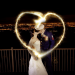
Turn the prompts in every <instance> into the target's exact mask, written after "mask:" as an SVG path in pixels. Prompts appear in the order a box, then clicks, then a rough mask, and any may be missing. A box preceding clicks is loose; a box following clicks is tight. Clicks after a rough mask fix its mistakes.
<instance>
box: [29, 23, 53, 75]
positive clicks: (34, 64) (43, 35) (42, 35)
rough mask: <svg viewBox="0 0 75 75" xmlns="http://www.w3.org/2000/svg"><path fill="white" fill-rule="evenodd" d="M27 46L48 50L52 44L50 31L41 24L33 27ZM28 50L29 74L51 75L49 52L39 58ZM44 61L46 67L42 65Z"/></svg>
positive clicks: (38, 49)
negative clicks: (29, 55)
mask: <svg viewBox="0 0 75 75" xmlns="http://www.w3.org/2000/svg"><path fill="white" fill-rule="evenodd" d="M36 30H38V32H37V31H36ZM37 35H39V38H37ZM29 46H30V47H31V48H35V49H36V50H37V51H38V52H41V51H47V50H50V49H51V48H52V47H53V46H54V38H53V35H52V33H51V32H49V31H47V30H46V29H45V28H44V25H43V24H41V25H40V26H39V28H36V27H35V30H34V32H33V37H32V38H31V39H30V41H29ZM28 51H29V53H30V54H31V58H30V61H29V71H28V74H29V75H53V72H52V65H51V55H50V54H49V55H47V56H46V57H44V58H42V59H41V58H37V57H36V56H35V55H34V53H33V52H32V51H30V50H28ZM44 62H46V67H45V66H44Z"/></svg>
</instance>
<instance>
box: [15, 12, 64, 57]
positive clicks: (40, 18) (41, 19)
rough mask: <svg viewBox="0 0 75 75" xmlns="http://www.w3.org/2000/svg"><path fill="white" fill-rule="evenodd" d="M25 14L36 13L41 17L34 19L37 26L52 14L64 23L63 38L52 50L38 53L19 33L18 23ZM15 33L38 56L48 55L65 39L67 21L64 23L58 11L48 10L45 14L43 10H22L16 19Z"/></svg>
mask: <svg viewBox="0 0 75 75" xmlns="http://www.w3.org/2000/svg"><path fill="white" fill-rule="evenodd" d="M25 14H32V15H36V16H38V17H39V19H38V20H34V22H35V23H36V24H35V27H39V25H40V24H41V23H42V22H45V21H46V20H47V18H48V16H50V15H54V16H56V17H57V18H58V19H59V20H60V21H61V22H62V24H63V34H62V35H61V39H60V40H59V41H58V43H57V44H56V45H55V46H54V47H53V48H52V49H51V50H48V51H46V52H44V53H38V52H37V51H36V50H35V49H32V48H31V47H30V46H27V45H26V43H25V42H24V41H23V40H22V39H21V38H20V34H19V31H18V26H17V25H18V21H19V20H20V18H21V17H22V16H23V15H25ZM15 33H16V36H17V38H18V39H19V41H20V42H21V44H22V45H23V46H24V47H26V48H28V50H32V51H33V52H34V54H35V55H36V56H37V57H39V58H43V57H45V56H46V55H48V54H49V53H51V52H52V51H53V50H54V49H55V48H56V47H57V46H58V45H59V44H60V43H61V41H62V40H63V38H64V35H65V23H64V21H63V19H62V18H61V17H60V16H59V15H57V14H56V13H52V12H47V13H46V14H45V15H43V14H42V13H41V12H35V11H30V12H28V11H27V12H22V13H21V14H19V16H18V18H17V19H16V24H15Z"/></svg>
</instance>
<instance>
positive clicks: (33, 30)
mask: <svg viewBox="0 0 75 75" xmlns="http://www.w3.org/2000/svg"><path fill="white" fill-rule="evenodd" d="M34 32H35V29H32V30H30V35H31V37H33V36H34V35H33V33H34Z"/></svg>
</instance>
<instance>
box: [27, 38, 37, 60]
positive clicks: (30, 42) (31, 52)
mask: <svg viewBox="0 0 75 75" xmlns="http://www.w3.org/2000/svg"><path fill="white" fill-rule="evenodd" d="M29 46H30V47H31V48H33V49H34V46H33V41H32V39H31V40H30V41H29ZM28 52H29V53H30V54H31V56H33V57H34V59H38V58H37V57H36V56H35V54H34V53H33V51H31V50H28Z"/></svg>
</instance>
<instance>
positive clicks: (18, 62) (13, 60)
mask: <svg viewBox="0 0 75 75" xmlns="http://www.w3.org/2000/svg"><path fill="white" fill-rule="evenodd" d="M74 50H75V48H56V49H55V50H54V51H53V52H52V53H51V62H52V67H53V70H54V71H74V70H75V55H74V53H75V51H74ZM29 60H30V54H29V53H28V51H27V49H13V47H11V49H0V72H28V67H29ZM45 66H46V64H45Z"/></svg>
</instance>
